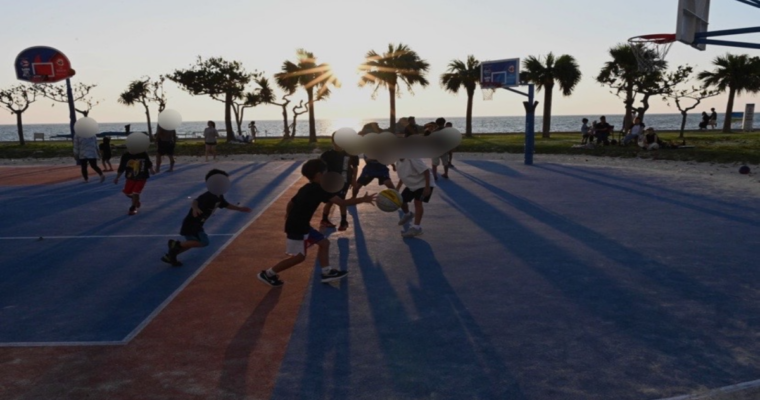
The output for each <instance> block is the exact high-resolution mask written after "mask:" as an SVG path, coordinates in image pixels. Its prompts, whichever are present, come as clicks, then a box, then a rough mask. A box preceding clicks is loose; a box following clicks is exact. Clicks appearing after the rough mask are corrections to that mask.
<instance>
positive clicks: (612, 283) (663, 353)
mask: <svg viewBox="0 0 760 400" xmlns="http://www.w3.org/2000/svg"><path fill="white" fill-rule="evenodd" d="M460 172H462V171H460ZM462 176H464V177H466V178H470V179H472V180H473V181H475V182H476V183H478V184H481V185H483V184H484V183H485V182H483V181H481V180H479V179H477V178H476V177H473V176H472V175H469V174H466V173H464V174H463V175H462ZM485 185H488V184H487V183H485ZM484 187H490V188H491V189H497V188H494V187H493V186H484ZM497 191H498V193H499V194H500V195H502V196H503V197H504V198H506V199H507V200H508V201H509V203H510V204H511V205H512V206H514V207H515V208H518V209H521V211H523V212H526V213H528V214H530V215H531V216H532V217H533V218H535V219H536V220H538V221H541V222H542V223H545V224H548V225H550V226H553V227H555V228H557V229H559V230H564V231H565V233H567V234H570V235H572V236H573V237H578V236H580V235H582V234H593V232H588V231H587V229H585V228H583V227H581V226H577V225H575V224H572V223H571V222H569V221H566V220H564V219H562V218H561V217H558V216H556V215H553V214H552V213H551V212H547V211H546V210H543V209H542V208H541V207H540V206H537V205H535V204H532V203H530V202H529V201H527V200H524V199H520V198H517V197H515V196H511V195H509V194H505V193H503V191H502V190H500V189H499V190H497ZM476 193H477V191H476V192H473V191H472V189H468V188H465V187H463V186H461V185H460V184H458V183H457V182H455V181H451V182H450V183H448V184H447V185H446V187H445V194H446V195H447V196H448V197H447V196H442V198H443V199H444V201H445V202H446V203H448V204H449V205H451V206H452V207H454V208H455V209H456V210H458V211H459V212H460V213H461V214H463V215H464V216H465V217H467V218H469V219H470V220H472V221H473V223H475V224H476V225H477V226H478V227H479V228H480V229H482V230H483V231H484V232H486V233H487V234H488V235H489V236H490V237H491V238H492V239H493V240H495V241H497V242H498V243H500V244H501V245H502V246H504V248H506V249H509V251H510V252H512V253H513V254H514V256H516V257H517V258H518V259H519V260H520V261H521V262H522V263H524V264H526V266H527V267H528V268H530V270H531V271H534V272H536V273H538V274H539V275H540V276H541V277H542V278H543V279H544V280H545V281H546V282H548V283H550V284H551V285H552V286H553V287H555V288H557V289H559V291H560V292H561V293H562V294H563V295H564V296H563V298H562V299H561V300H559V301H562V302H569V303H572V304H574V305H576V306H578V307H581V309H583V310H585V312H586V313H587V314H589V315H592V316H595V317H596V318H599V319H601V320H602V321H603V322H604V324H605V325H608V326H612V327H614V330H613V332H612V333H608V334H606V335H605V336H606V337H605V338H604V340H598V341H597V342H596V343H589V344H588V345H587V347H589V348H592V349H595V351H599V352H606V353H608V354H610V357H621V356H623V355H625V356H629V355H630V354H632V353H633V354H637V355H638V357H639V358H638V359H634V361H633V362H630V363H629V364H627V365H625V366H624V367H623V366H621V370H620V371H617V370H595V371H590V372H589V371H583V373H585V374H589V373H591V374H593V375H594V376H595V380H596V381H597V382H598V384H597V386H596V387H595V389H596V391H595V392H594V395H595V397H597V398H626V397H627V396H630V397H628V398H639V397H640V396H641V395H642V394H637V393H636V392H635V390H636V389H637V388H638V387H639V386H637V385H645V386H649V387H658V386H662V385H665V386H668V385H674V384H675V385H678V384H685V385H691V386H693V385H705V386H707V387H717V386H722V385H726V384H730V383H736V382H737V381H746V380H749V379H754V378H756V376H757V374H758V370H757V368H754V367H753V366H750V365H742V364H741V360H740V359H739V358H738V356H737V355H736V353H734V349H733V348H732V346H731V345H728V344H725V343H723V342H722V341H721V342H718V341H716V336H718V328H716V327H715V326H714V325H712V326H711V325H709V323H708V324H707V325H705V324H704V321H700V322H702V323H695V322H696V321H694V320H692V319H690V318H689V317H690V316H689V315H674V314H671V313H669V312H667V311H666V309H665V308H664V307H663V306H662V304H661V303H660V301H659V300H660V299H658V298H657V297H652V296H644V295H643V294H642V293H638V292H634V291H632V290H631V289H630V288H628V287H626V286H624V285H623V284H622V282H619V281H618V280H616V279H613V278H612V277H611V276H609V275H608V274H607V273H605V272H603V271H601V270H598V269H596V268H594V267H590V266H588V265H587V264H586V262H585V260H583V259H580V258H578V257H577V256H576V255H575V254H573V253H571V252H569V251H567V250H565V249H564V248H562V247H560V246H558V245H557V244H556V243H555V242H553V241H551V240H549V239H548V238H546V237H543V236H541V235H539V234H538V233H535V232H534V230H533V229H532V228H531V227H530V226H527V225H524V224H523V223H521V222H520V221H518V220H515V219H514V218H513V217H511V216H510V215H509V214H507V213H506V212H504V211H502V210H501V209H500V208H499V207H496V206H494V205H492V204H491V203H489V202H487V201H485V200H483V199H482V198H480V197H479V196H477V194H476ZM505 226H509V227H510V229H505ZM600 239H601V238H600ZM607 245H613V244H612V243H607ZM599 248H600V249H602V250H601V251H602V252H603V253H604V254H605V255H606V256H608V257H611V258H617V259H620V258H619V257H617V256H616V254H614V253H615V252H616V251H618V250H620V251H623V250H624V249H620V248H619V246H615V251H609V250H604V248H605V247H604V246H599ZM536 249H541V252H540V253H538V254H537V253H536ZM628 256H629V257H633V259H634V260H636V259H639V260H641V258H640V257H638V256H637V255H635V254H630V253H628ZM621 261H623V262H625V263H624V265H630V264H629V263H630V261H631V259H623V260H621ZM642 261H647V260H642ZM558 265H559V266H561V268H557V266H558ZM681 278H682V276H680V275H677V276H676V277H668V276H666V277H665V279H681ZM686 282H687V284H689V283H688V282H689V281H688V280H687V281H686ZM691 284H692V285H694V286H695V287H699V285H698V284H697V283H695V282H693V281H692V283H691ZM676 290H678V289H676ZM692 290H696V289H692ZM690 294H691V296H690ZM683 295H684V296H688V297H691V298H694V299H696V298H699V296H697V295H696V293H693V292H691V291H684V292H683ZM712 295H713V296H715V298H713V299H712V301H713V302H715V303H720V302H725V304H723V305H722V306H721V305H720V304H714V305H715V306H717V307H726V308H732V307H736V308H740V309H745V310H749V309H752V307H749V306H748V305H746V304H742V303H741V302H740V301H738V300H737V299H732V298H730V297H726V296H722V295H720V294H719V293H717V292H713V294H712ZM716 298H717V300H716ZM535 317H536V318H537V319H549V320H551V319H552V318H553V317H552V315H550V314H548V315H536V316H535ZM558 328H562V327H558ZM588 328H591V327H584V326H580V327H578V329H579V330H585V329H588ZM745 333H749V332H747V331H745ZM553 334H560V335H561V333H552V332H547V333H546V335H553ZM625 338H627V340H628V341H631V342H632V343H634V344H636V343H638V345H634V346H633V347H632V348H625V349H624V350H622V351H623V353H622V354H621V353H620V352H621V349H619V348H616V347H615V346H614V345H611V344H610V342H614V341H620V342H621V343H626V339H625ZM559 340H561V338H559ZM744 341H745V343H749V344H750V346H749V348H748V349H746V350H747V351H750V352H753V353H754V352H756V351H757V350H758V349H756V347H757V345H756V344H752V343H753V342H752V341H747V340H746V339H745V340H744ZM628 359H629V360H630V358H628ZM652 363H657V365H660V366H661V368H662V370H666V371H667V374H664V373H663V374H655V373H653V371H652ZM541 368H542V367H539V368H538V369H537V370H538V374H540V375H542V376H547V375H551V374H558V373H559V374H561V375H558V376H556V378H557V379H560V378H563V377H564V376H565V375H566V374H567V371H565V372H559V371H553V370H542V369H541ZM592 368H593V367H592ZM574 372H579V371H574ZM579 373H580V372H579ZM613 382H614V383H613ZM626 385H629V386H631V387H627V386H626ZM571 386H572V385H570V386H568V388H567V390H574V389H577V390H583V388H573V387H571ZM606 391H609V392H606ZM621 393H622V395H621ZM569 397H573V396H569ZM581 398H587V397H581Z"/></svg>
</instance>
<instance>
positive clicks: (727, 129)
mask: <svg viewBox="0 0 760 400" xmlns="http://www.w3.org/2000/svg"><path fill="white" fill-rule="evenodd" d="M734 96H736V89H734V88H733V87H729V90H728V104H727V105H726V116H725V117H724V119H723V133H731V114H733V113H734Z"/></svg>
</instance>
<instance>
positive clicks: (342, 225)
mask: <svg viewBox="0 0 760 400" xmlns="http://www.w3.org/2000/svg"><path fill="white" fill-rule="evenodd" d="M346 229H348V222H346V221H342V222H341V223H340V226H339V227H338V230H339V231H341V232H343V231H345V230H346Z"/></svg>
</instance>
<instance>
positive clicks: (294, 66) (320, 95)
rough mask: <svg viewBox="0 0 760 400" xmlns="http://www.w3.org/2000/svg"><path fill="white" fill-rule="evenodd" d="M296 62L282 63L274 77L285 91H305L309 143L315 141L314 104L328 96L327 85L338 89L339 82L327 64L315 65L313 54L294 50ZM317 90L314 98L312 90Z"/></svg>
mask: <svg viewBox="0 0 760 400" xmlns="http://www.w3.org/2000/svg"><path fill="white" fill-rule="evenodd" d="M296 55H297V57H298V61H297V62H295V63H293V62H291V61H285V62H284V63H282V72H280V73H277V74H275V75H274V78H275V80H276V81H277V85H278V86H280V87H281V88H283V90H285V91H289V90H290V89H291V88H294V87H297V86H301V87H303V88H304V89H305V90H306V95H307V97H308V102H307V106H308V107H309V143H315V142H316V141H317V123H316V120H315V119H314V103H315V102H317V101H320V100H324V99H326V98H327V97H329V96H330V89H329V87H328V85H331V84H332V85H333V86H335V87H340V81H338V79H337V78H336V77H335V75H333V73H332V69H331V68H330V66H329V65H328V64H317V59H316V57H314V53H310V52H308V51H306V50H304V49H298V50H296ZM315 88H316V89H317V93H316V97H315V93H314V89H315Z"/></svg>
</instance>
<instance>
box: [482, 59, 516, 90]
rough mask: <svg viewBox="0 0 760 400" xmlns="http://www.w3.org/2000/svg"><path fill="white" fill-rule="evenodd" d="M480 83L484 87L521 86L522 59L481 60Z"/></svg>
mask: <svg viewBox="0 0 760 400" xmlns="http://www.w3.org/2000/svg"><path fill="white" fill-rule="evenodd" d="M480 83H481V86H483V87H489V86H497V87H515V86H520V59H519V58H511V59H506V60H494V61H481V63H480Z"/></svg>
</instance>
